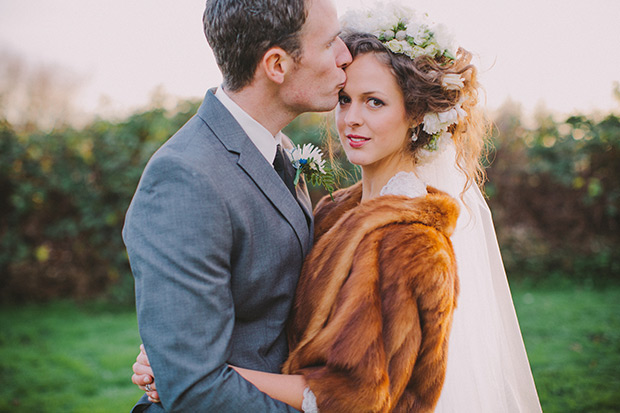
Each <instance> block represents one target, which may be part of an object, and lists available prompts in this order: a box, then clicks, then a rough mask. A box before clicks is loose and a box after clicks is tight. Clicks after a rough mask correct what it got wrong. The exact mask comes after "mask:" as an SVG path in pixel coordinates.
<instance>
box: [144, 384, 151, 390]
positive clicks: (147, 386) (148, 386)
mask: <svg viewBox="0 0 620 413" xmlns="http://www.w3.org/2000/svg"><path fill="white" fill-rule="evenodd" d="M144 387H145V388H146V391H153V389H152V388H151V383H146V385H145V386H144Z"/></svg>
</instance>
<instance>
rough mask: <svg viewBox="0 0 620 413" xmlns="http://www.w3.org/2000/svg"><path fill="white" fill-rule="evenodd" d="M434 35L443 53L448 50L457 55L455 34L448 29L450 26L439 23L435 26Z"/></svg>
mask: <svg viewBox="0 0 620 413" xmlns="http://www.w3.org/2000/svg"><path fill="white" fill-rule="evenodd" d="M432 31H433V37H434V39H435V42H437V46H438V48H439V50H441V52H442V53H443V51H444V50H447V51H448V52H449V53H450V54H452V55H453V56H456V47H455V45H454V36H453V35H452V33H450V32H449V31H448V28H447V27H446V26H445V25H444V24H437V25H435V26H433V28H432Z"/></svg>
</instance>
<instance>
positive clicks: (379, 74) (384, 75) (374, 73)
mask: <svg viewBox="0 0 620 413" xmlns="http://www.w3.org/2000/svg"><path fill="white" fill-rule="evenodd" d="M345 72H346V74H347V83H346V85H345V87H344V90H345V92H347V91H348V90H353V89H355V90H357V89H358V88H362V89H367V88H371V89H376V88H380V89H386V88H387V89H394V88H396V89H400V88H399V86H398V82H397V80H396V76H394V73H393V72H392V70H391V69H390V67H388V66H387V65H386V64H385V63H384V62H382V61H381V60H380V59H378V58H377V57H376V56H374V54H371V53H367V54H364V55H360V56H356V57H355V59H354V60H353V62H352V63H351V64H350V65H349V66H348V67H347V68H346V69H345Z"/></svg>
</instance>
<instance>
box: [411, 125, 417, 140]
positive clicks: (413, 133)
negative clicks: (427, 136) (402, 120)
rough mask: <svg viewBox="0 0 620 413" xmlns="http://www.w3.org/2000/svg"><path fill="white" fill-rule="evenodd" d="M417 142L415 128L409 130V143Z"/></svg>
mask: <svg viewBox="0 0 620 413" xmlns="http://www.w3.org/2000/svg"><path fill="white" fill-rule="evenodd" d="M417 140H418V135H417V134H416V133H415V128H411V142H415V141H417Z"/></svg>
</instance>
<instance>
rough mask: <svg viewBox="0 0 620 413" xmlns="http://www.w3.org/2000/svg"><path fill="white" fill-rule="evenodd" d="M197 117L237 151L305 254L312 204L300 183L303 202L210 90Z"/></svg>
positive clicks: (308, 243) (308, 242) (242, 162)
mask: <svg viewBox="0 0 620 413" xmlns="http://www.w3.org/2000/svg"><path fill="white" fill-rule="evenodd" d="M198 116H199V117H200V118H201V119H203V120H204V121H205V123H206V124H207V125H208V126H209V128H210V129H211V130H212V131H213V133H214V134H215V136H216V137H217V138H218V139H219V140H220V142H222V144H223V145H224V146H225V147H226V149H227V150H228V151H229V152H232V153H235V154H238V159H237V164H238V165H239V167H240V168H241V169H243V171H245V173H246V174H247V175H248V176H249V177H250V178H251V179H252V181H254V183H255V184H256V186H258V188H259V189H260V190H261V191H262V192H263V194H265V196H266V197H267V198H268V199H269V200H270V201H271V203H272V204H273V205H274V207H275V208H276V209H277V210H278V211H280V213H281V214H282V215H283V216H284V218H285V219H286V220H287V221H288V222H289V224H290V225H291V226H292V227H293V230H294V231H295V233H296V235H297V238H298V240H299V242H300V244H301V248H302V251H303V253H304V255H305V254H307V253H308V249H309V247H310V238H311V237H310V228H309V226H308V223H307V214H308V213H309V214H310V217H311V214H312V212H311V207H309V205H310V200H309V198H308V197H307V195H303V194H300V189H299V186H300V185H298V188H297V193H298V195H302V197H300V199H304V204H301V203H298V202H297V201H296V200H295V198H294V197H293V195H292V194H291V193H290V191H289V190H288V188H287V187H286V185H285V184H284V182H283V181H282V179H280V177H279V176H278V174H277V172H276V171H275V170H274V169H273V166H272V165H270V164H269V162H267V160H266V159H265V157H264V156H263V155H262V154H261V153H260V151H259V150H258V148H256V146H255V145H254V144H253V143H252V141H251V140H250V138H248V136H247V135H246V134H245V132H244V131H243V129H242V128H241V126H239V124H238V123H237V121H235V119H234V118H233V116H232V115H231V114H230V112H228V110H226V108H225V107H224V106H223V105H222V104H221V103H220V101H219V100H218V99H217V98H216V97H215V95H214V94H213V92H212V91H211V90H210V91H209V92H207V95H206V97H205V100H204V101H203V103H202V105H201V106H200V108H199V109H198ZM300 206H301V208H300ZM308 211H309V212H308ZM310 222H311V221H310Z"/></svg>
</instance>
